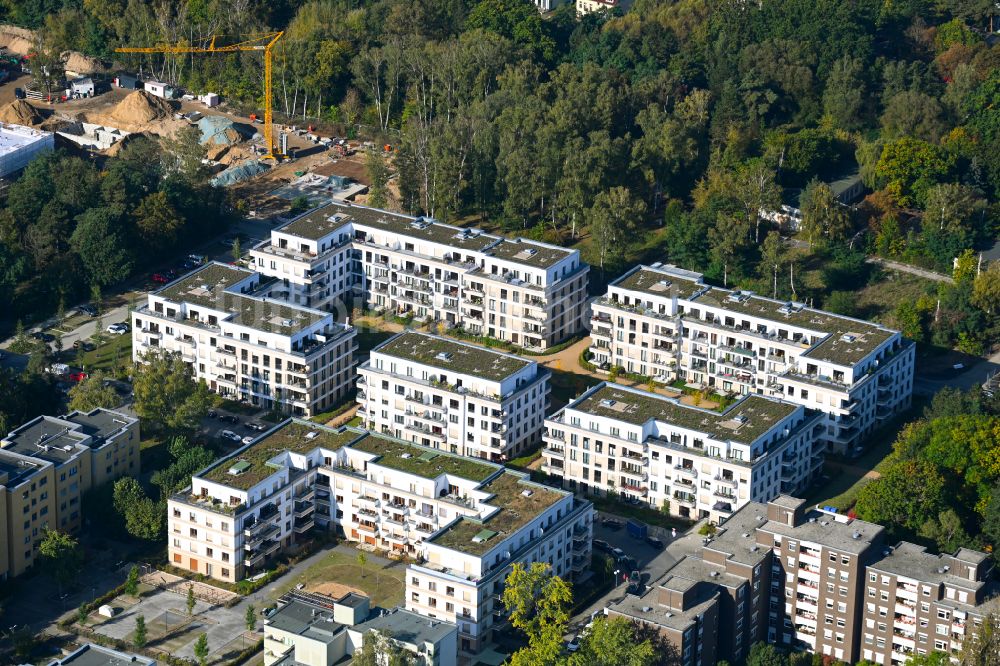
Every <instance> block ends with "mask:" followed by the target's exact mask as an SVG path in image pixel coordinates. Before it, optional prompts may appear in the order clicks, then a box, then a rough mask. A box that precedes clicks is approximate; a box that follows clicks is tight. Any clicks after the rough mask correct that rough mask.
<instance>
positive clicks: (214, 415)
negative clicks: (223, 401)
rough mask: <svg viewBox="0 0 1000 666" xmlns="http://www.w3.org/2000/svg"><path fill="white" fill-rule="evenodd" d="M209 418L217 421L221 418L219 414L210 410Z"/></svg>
mask: <svg viewBox="0 0 1000 666" xmlns="http://www.w3.org/2000/svg"><path fill="white" fill-rule="evenodd" d="M207 416H208V418H210V419H217V418H219V412H217V411H215V410H214V409H210V410H208V414H207Z"/></svg>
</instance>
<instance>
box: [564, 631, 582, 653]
mask: <svg viewBox="0 0 1000 666" xmlns="http://www.w3.org/2000/svg"><path fill="white" fill-rule="evenodd" d="M579 649H580V635H579V634H577V635H576V636H574V637H573V638H572V639H570V640H568V641H566V652H569V653H570V654H572V653H574V652H576V651H577V650H579Z"/></svg>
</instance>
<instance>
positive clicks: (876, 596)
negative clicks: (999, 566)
mask: <svg viewBox="0 0 1000 666" xmlns="http://www.w3.org/2000/svg"><path fill="white" fill-rule="evenodd" d="M992 577H993V560H992V558H990V556H989V555H987V554H986V553H981V552H979V551H975V550H969V549H967V548H962V549H960V550H958V551H957V552H956V553H955V554H954V555H943V554H942V555H932V554H931V553H928V552H927V549H926V548H924V547H923V546H918V545H916V544H913V543H907V542H905V541H904V542H902V543H900V544H898V545H897V546H895V547H894V548H890V549H889V550H888V554H887V555H885V556H884V557H882V558H881V559H880V560H879V561H878V562H876V563H874V564H872V565H870V566H869V567H868V578H867V580H866V581H865V587H866V594H865V597H864V609H863V613H864V627H863V629H862V631H863V633H864V641H863V643H862V646H861V656H862V657H863V658H864V659H867V660H869V661H874V662H875V663H877V664H882V665H883V666H901V665H903V664H906V663H907V661H908V660H909V659H910V658H912V657H914V656H917V655H924V654H930V653H931V652H943V653H945V654H948V655H950V656H951V658H952V660H953V661H956V662H957V658H958V656H959V653H960V652H961V650H962V645H963V643H964V641H965V639H966V637H967V636H968V635H969V634H973V633H975V632H976V631H978V628H979V627H980V626H981V625H982V622H983V620H984V618H986V617H988V616H990V615H995V614H997V613H998V612H1000V596H998V592H1000V589H998V585H997V583H996V582H995V581H992V580H991V579H992Z"/></svg>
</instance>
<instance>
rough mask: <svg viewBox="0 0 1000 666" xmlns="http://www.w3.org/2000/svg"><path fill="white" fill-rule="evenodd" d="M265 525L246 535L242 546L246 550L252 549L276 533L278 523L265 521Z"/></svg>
mask: <svg viewBox="0 0 1000 666" xmlns="http://www.w3.org/2000/svg"><path fill="white" fill-rule="evenodd" d="M264 525H265V527H264V528H263V529H261V530H258V531H256V532H255V533H254V534H253V535H252V536H247V537H246V541H245V542H244V544H243V547H244V548H245V549H246V550H253V549H254V548H256V547H257V546H259V545H260V544H262V543H263V542H264V541H267V539H268V538H270V537H272V536H274V535H275V534H277V533H278V525H277V524H275V523H265V524H264Z"/></svg>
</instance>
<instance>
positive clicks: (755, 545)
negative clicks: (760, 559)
mask: <svg viewBox="0 0 1000 666" xmlns="http://www.w3.org/2000/svg"><path fill="white" fill-rule="evenodd" d="M758 550H760V546H758V545H757V544H754V545H752V546H750V552H751V553H756V552H757V551H758Z"/></svg>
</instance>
